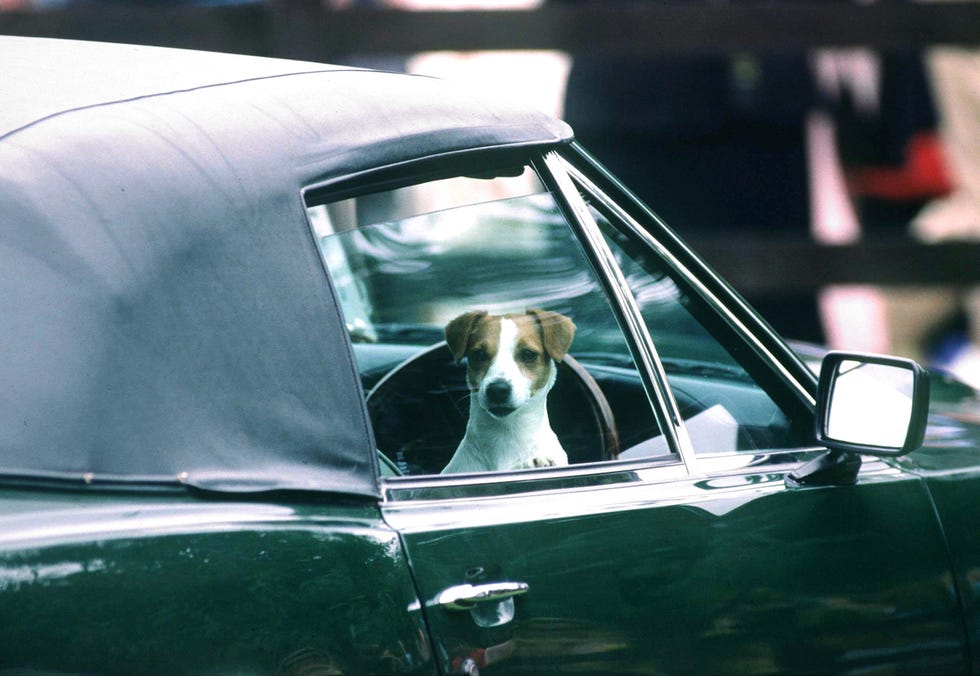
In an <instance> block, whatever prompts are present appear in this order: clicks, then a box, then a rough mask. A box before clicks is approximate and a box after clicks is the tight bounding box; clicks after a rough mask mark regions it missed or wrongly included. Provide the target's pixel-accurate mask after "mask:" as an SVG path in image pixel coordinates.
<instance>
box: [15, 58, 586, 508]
mask: <svg viewBox="0 0 980 676" xmlns="http://www.w3.org/2000/svg"><path fill="white" fill-rule="evenodd" d="M0 53H3V54H4V76H3V78H0V97H2V98H0V100H3V101H4V106H3V108H2V109H0V166H3V168H4V170H3V172H2V173H0V202H2V203H3V205H4V208H3V210H0V269H2V270H3V274H2V275H0V475H5V476H8V477H10V476H25V477H31V478H37V477H42V478H43V477H49V478H53V479H59V480H71V481H74V480H85V481H89V482H93V483H98V482H100V481H103V480H104V481H122V482H129V481H133V480H136V481H162V482H173V481H182V482H185V483H187V484H191V485H195V486H200V487H204V488H209V489H214V490H231V491H253V490H254V491H264V490H316V491H333V492H343V493H348V494H356V495H364V496H377V495H378V494H379V491H378V485H377V475H376V471H375V462H376V460H375V458H374V445H373V440H372V438H371V434H370V430H369V426H368V424H367V421H366V420H365V417H364V412H363V411H364V409H363V404H362V402H361V401H360V398H359V397H358V396H357V393H358V391H359V390H358V388H359V385H358V377H357V373H356V370H355V368H354V366H353V363H352V361H351V356H350V352H349V345H348V342H347V338H346V330H345V328H344V325H343V321H342V318H341V317H340V313H339V310H338V308H337V305H336V303H335V301H334V297H333V295H332V290H331V288H330V285H329V282H328V280H327V277H326V275H325V274H324V272H323V270H322V265H321V263H320V260H319V256H318V253H317V251H316V246H315V243H314V242H313V239H312V237H311V235H310V233H309V230H308V228H307V225H306V216H305V208H304V204H303V200H302V197H301V190H302V189H303V188H304V187H305V186H309V185H313V184H323V183H325V182H327V183H329V182H331V181H334V180H341V179H344V178H345V177H349V176H352V175H357V174H359V173H361V172H365V171H371V170H373V169H377V168H382V167H389V166H393V165H394V166H397V165H401V164H403V163H406V162H411V161H414V160H419V159H425V158H439V157H444V156H447V155H453V154H457V153H459V152H462V151H470V150H476V149H483V148H513V147H528V148H534V147H538V146H541V147H548V146H552V145H554V144H556V143H560V142H564V141H567V140H568V139H569V138H570V132H569V130H568V128H567V127H566V126H565V125H564V124H562V123H560V122H558V121H556V120H553V119H551V118H549V117H547V116H545V115H543V114H541V113H538V112H536V111H533V110H527V109H523V108H521V107H517V106H511V105H507V104H503V103H500V102H497V101H492V100H485V99H480V98H476V97H473V96H472V95H470V94H468V93H465V92H461V91H460V90H458V89H456V88H454V87H452V86H450V85H448V84H446V83H443V82H440V81H438V80H433V79H430V78H421V77H412V76H405V75H395V74H387V73H378V72H372V71H358V70H352V69H342V68H337V67H331V66H321V65H317V64H307V63H298V62H288V61H278V60H273V59H257V58H252V57H239V56H230V55H219V54H207V53H201V52H184V51H180V50H170V49H160V48H146V47H131V46H122V45H105V44H91V43H78V42H67V41H53V40H35V39H23V38H0Z"/></svg>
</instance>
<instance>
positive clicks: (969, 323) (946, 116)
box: [912, 47, 980, 389]
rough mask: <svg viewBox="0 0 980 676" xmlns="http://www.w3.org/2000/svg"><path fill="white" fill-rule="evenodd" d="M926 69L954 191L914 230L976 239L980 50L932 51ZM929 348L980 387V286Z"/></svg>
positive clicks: (927, 236)
mask: <svg viewBox="0 0 980 676" xmlns="http://www.w3.org/2000/svg"><path fill="white" fill-rule="evenodd" d="M928 66H929V74H930V76H931V82H932V85H933V92H934V95H935V100H936V104H937V108H938V111H939V118H940V125H939V129H940V134H941V136H942V139H943V142H944V148H945V150H946V155H947V157H948V158H949V166H950V170H951V174H952V177H951V178H952V183H953V190H952V192H951V193H950V194H949V195H948V196H947V197H944V198H941V199H937V200H935V201H934V202H932V203H931V204H929V205H927V206H926V207H925V209H923V210H922V212H921V213H920V214H919V215H918V216H917V217H916V219H915V220H914V222H913V224H912V232H913V234H914V235H915V236H917V237H919V238H920V239H922V240H923V241H926V242H938V241H966V240H972V241H980V49H977V48H948V47H944V48H936V49H933V50H931V51H930V53H929V56H928ZM929 348H930V351H931V357H932V358H933V360H934V361H935V363H937V364H938V365H940V366H943V367H945V368H947V369H949V370H950V371H952V372H953V373H954V374H956V375H957V376H959V377H960V378H961V379H962V380H964V381H966V382H967V383H969V384H970V385H972V386H973V387H975V388H978V389H980V287H973V288H972V289H966V290H964V291H963V293H962V298H961V299H960V305H959V307H958V308H957V311H956V314H955V315H954V316H953V317H952V318H951V321H949V322H947V323H946V325H945V326H942V327H939V330H938V331H937V332H936V335H935V337H934V340H933V341H932V344H931V345H930V346H929Z"/></svg>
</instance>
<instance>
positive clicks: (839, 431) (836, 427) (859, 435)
mask: <svg viewBox="0 0 980 676" xmlns="http://www.w3.org/2000/svg"><path fill="white" fill-rule="evenodd" d="M928 412H929V376H928V374H927V373H926V371H925V370H924V369H923V368H922V367H921V366H919V365H918V364H917V363H916V362H914V361H912V360H910V359H901V358H899V357H884V356H879V355H867V354H855V353H847V352H831V353H829V354H827V355H826V356H825V357H824V359H823V364H822V365H821V368H820V382H819V385H818V386H817V415H816V437H817V442H818V443H820V444H822V445H824V446H826V447H827V448H829V449H830V450H832V451H843V452H847V453H861V454H865V455H878V456H897V455H904V454H906V453H909V452H911V451H914V450H915V449H916V448H918V447H919V446H921V445H922V440H923V438H924V437H925V430H926V418H927V416H928Z"/></svg>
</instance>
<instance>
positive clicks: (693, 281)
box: [561, 158, 816, 408]
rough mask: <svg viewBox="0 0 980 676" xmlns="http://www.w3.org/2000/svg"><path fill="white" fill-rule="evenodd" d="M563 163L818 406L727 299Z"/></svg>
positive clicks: (576, 171)
mask: <svg viewBox="0 0 980 676" xmlns="http://www.w3.org/2000/svg"><path fill="white" fill-rule="evenodd" d="M561 161H562V163H563V164H564V165H565V168H566V170H567V171H568V173H569V175H570V176H571V177H572V178H573V179H574V180H575V181H577V182H578V183H579V184H580V185H581V186H582V187H583V189H585V190H586V191H587V192H588V193H589V194H590V195H592V196H593V197H594V198H596V199H597V200H599V201H600V202H601V203H602V205H603V206H604V207H606V208H607V209H609V210H610V212H611V213H613V214H615V216H616V217H617V218H619V219H620V220H621V221H622V222H623V224H624V225H626V226H627V227H629V228H630V230H631V233H632V234H633V235H635V236H636V237H638V238H640V239H641V240H642V241H643V242H644V243H645V244H647V245H648V246H650V247H651V248H652V249H653V250H654V251H655V252H656V253H657V254H658V255H659V256H660V257H661V259H663V260H664V262H666V263H667V264H668V265H669V266H670V267H671V269H672V270H674V272H675V273H677V274H678V275H680V276H682V277H683V278H684V280H685V281H686V282H687V283H688V284H690V285H691V287H692V288H694V289H695V290H696V291H697V292H698V293H699V294H700V295H701V297H702V298H704V299H705V300H706V301H708V302H709V303H710V304H711V307H712V308H714V309H715V311H717V312H718V313H719V314H720V315H721V316H722V318H723V319H724V320H725V322H726V323H727V324H728V325H729V326H730V327H731V328H732V329H733V330H734V331H735V332H736V333H738V334H739V335H740V336H741V337H742V338H743V339H744V340H745V341H746V343H747V344H748V345H749V346H750V347H751V348H752V349H753V350H754V351H755V353H756V354H757V355H759V356H760V357H761V358H762V359H764V360H765V361H766V362H767V363H768V364H770V365H771V366H772V367H773V368H775V369H776V370H777V371H778V373H779V375H780V377H781V378H782V380H783V381H784V382H785V383H786V384H787V385H788V386H790V387H792V388H794V389H795V390H796V392H797V394H798V395H799V396H801V397H802V398H803V399H804V401H806V402H807V403H808V404H809V405H810V407H811V408H812V407H815V406H816V399H815V398H814V396H813V394H811V393H810V391H809V390H807V389H806V387H804V386H803V384H802V383H800V381H799V380H798V379H797V378H796V377H794V376H793V374H792V373H791V372H790V371H789V370H788V369H787V368H786V367H785V366H784V365H783V363H782V361H780V359H779V358H778V357H777V356H776V355H775V354H774V353H773V352H772V351H771V350H770V349H769V348H767V347H766V346H765V345H764V344H763V342H762V341H761V340H760V339H759V337H758V336H756V334H755V333H754V332H753V331H751V330H750V329H749V327H747V326H746V325H745V323H744V322H742V321H741V320H740V319H739V318H738V317H737V316H735V314H734V313H733V312H732V311H731V310H730V309H729V308H728V306H727V305H725V303H723V302H721V300H720V299H719V298H718V296H717V295H715V294H714V292H712V291H711V290H710V289H708V287H707V286H705V285H704V283H702V282H701V280H700V279H699V278H698V277H697V275H695V274H694V273H692V272H691V270H690V269H689V268H688V267H687V266H686V265H684V264H683V263H682V262H681V261H680V260H678V258H677V257H676V256H674V255H673V254H672V253H671V252H670V250H669V249H667V248H666V247H665V246H664V245H663V244H662V243H661V242H660V241H659V240H658V239H657V238H655V237H654V236H653V235H652V234H651V233H650V232H649V231H647V230H646V229H645V228H644V227H643V226H642V225H640V224H639V222H637V220H636V219H635V218H634V217H633V216H632V215H631V214H630V213H629V212H627V211H626V210H625V209H623V208H622V207H621V206H620V205H619V204H618V203H617V202H616V201H615V200H613V199H612V198H610V197H609V196H608V195H606V194H605V192H604V191H603V190H601V189H600V188H599V187H598V186H597V185H596V184H595V183H594V182H593V181H591V180H590V179H589V178H588V177H587V176H586V175H585V174H584V173H583V172H581V171H580V170H578V169H577V168H576V167H575V166H573V165H572V164H571V163H569V162H568V161H567V160H565V159H564V158H562V160H561Z"/></svg>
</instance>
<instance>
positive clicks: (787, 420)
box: [583, 194, 812, 457]
mask: <svg viewBox="0 0 980 676" xmlns="http://www.w3.org/2000/svg"><path fill="white" fill-rule="evenodd" d="M583 197H584V198H585V199H586V201H587V202H588V203H589V208H590V211H591V213H592V216H593V218H594V219H595V221H596V223H597V224H598V225H599V227H600V229H601V231H602V233H603V236H604V238H605V241H606V243H607V245H608V246H609V247H610V249H611V250H612V252H613V255H614V256H615V258H616V261H617V263H618V264H619V266H620V267H621V269H622V270H623V273H624V276H625V277H626V280H627V283H628V285H629V287H630V290H631V291H632V292H633V295H634V296H635V298H636V301H637V304H638V306H639V308H640V312H641V314H642V316H643V319H644V322H645V324H646V326H647V330H648V331H649V333H650V336H651V338H652V339H653V342H654V344H655V346H656V349H657V353H658V355H659V357H660V360H661V363H662V364H663V367H664V371H665V373H666V375H667V381H668V383H669V385H670V388H671V391H672V392H673V394H674V398H675V399H676V401H677V404H678V408H679V410H680V414H681V416H682V418H683V419H684V421H685V425H686V427H687V430H688V435H689V436H690V438H691V442H692V444H693V446H694V451H695V453H696V454H698V455H711V454H724V453H731V452H742V451H745V452H754V451H758V450H763V449H780V448H794V447H799V446H803V445H806V444H808V443H810V442H811V441H812V439H811V427H812V419H811V417H810V414H809V413H808V412H807V411H804V410H802V409H801V408H800V407H799V405H798V401H797V400H796V399H795V398H794V397H793V395H792V394H791V393H789V392H787V388H786V387H785V384H783V383H780V382H779V381H778V380H777V379H775V378H774V377H773V370H772V368H771V367H770V366H769V365H768V364H766V363H764V362H763V361H762V360H761V359H760V358H759V356H758V355H757V354H756V353H755V352H754V351H753V350H751V349H750V348H749V347H748V345H747V344H746V342H745V341H744V339H743V338H742V337H741V336H740V335H739V333H738V331H736V330H734V329H733V327H732V326H730V325H729V324H728V323H727V322H725V321H723V320H722V319H721V317H720V316H719V313H718V312H717V311H716V310H715V309H714V308H712V307H711V304H710V303H709V302H708V301H707V300H705V299H704V298H703V297H702V296H700V295H699V294H697V293H695V292H693V290H692V289H691V288H690V287H689V285H688V284H686V283H685V281H684V278H683V277H682V276H681V275H680V274H678V273H677V272H675V271H673V270H672V269H671V268H670V267H669V266H668V265H666V263H665V262H664V260H663V259H662V258H661V257H660V256H659V255H657V254H656V253H655V252H654V251H653V250H652V249H651V248H650V246H649V245H648V244H647V243H646V242H645V241H643V239H642V238H641V237H639V236H637V235H636V233H635V232H633V231H632V229H631V228H629V227H626V226H624V225H623V224H621V223H619V222H618V221H617V218H616V217H615V216H614V215H613V214H611V213H607V210H606V209H603V208H602V205H603V204H608V200H606V199H593V200H591V201H590V198H589V196H588V194H584V195H583ZM642 452H643V449H642V447H640V448H636V449H633V451H632V453H635V454H642ZM630 455H631V453H630V452H629V451H627V452H626V453H624V454H623V456H622V457H629V456H630Z"/></svg>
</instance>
